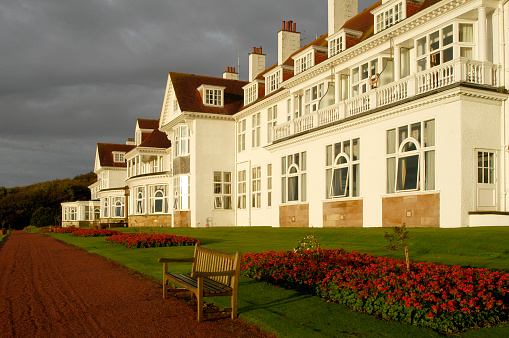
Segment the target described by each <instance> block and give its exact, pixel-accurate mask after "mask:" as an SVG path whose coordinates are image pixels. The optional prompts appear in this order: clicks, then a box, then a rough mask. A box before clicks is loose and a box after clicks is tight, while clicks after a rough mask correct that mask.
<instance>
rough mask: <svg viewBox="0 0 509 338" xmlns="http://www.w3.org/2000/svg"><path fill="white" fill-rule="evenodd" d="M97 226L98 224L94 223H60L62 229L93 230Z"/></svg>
mask: <svg viewBox="0 0 509 338" xmlns="http://www.w3.org/2000/svg"><path fill="white" fill-rule="evenodd" d="M95 226H99V222H98V221H96V222H94V221H62V227H63V228H71V227H74V228H93V227H95Z"/></svg>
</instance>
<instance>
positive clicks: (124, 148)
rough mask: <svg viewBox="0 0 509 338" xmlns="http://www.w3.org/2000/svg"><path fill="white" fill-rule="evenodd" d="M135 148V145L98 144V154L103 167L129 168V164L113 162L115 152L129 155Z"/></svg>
mask: <svg viewBox="0 0 509 338" xmlns="http://www.w3.org/2000/svg"><path fill="white" fill-rule="evenodd" d="M134 148H135V146H134V145H126V144H113V143H97V153H98V154H99V161H100V164H101V167H119V168H122V167H124V168H125V167H127V163H125V162H122V163H119V162H113V152H116V151H118V152H122V153H127V152H129V151H131V150H133V149H134Z"/></svg>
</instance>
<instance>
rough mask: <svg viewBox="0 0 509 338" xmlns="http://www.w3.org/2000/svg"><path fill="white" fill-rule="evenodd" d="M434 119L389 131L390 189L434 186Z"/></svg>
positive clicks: (390, 191) (388, 173)
mask: <svg viewBox="0 0 509 338" xmlns="http://www.w3.org/2000/svg"><path fill="white" fill-rule="evenodd" d="M434 146H435V120H429V121H425V122H418V123H414V124H411V125H406V126H402V127H399V128H397V129H391V130H388V131H387V192H388V193H393V192H398V191H412V190H433V189H435V149H434V148H435V147H434Z"/></svg>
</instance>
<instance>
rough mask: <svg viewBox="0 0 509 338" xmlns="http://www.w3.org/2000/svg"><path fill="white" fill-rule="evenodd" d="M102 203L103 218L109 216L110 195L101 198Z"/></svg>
mask: <svg viewBox="0 0 509 338" xmlns="http://www.w3.org/2000/svg"><path fill="white" fill-rule="evenodd" d="M101 205H102V208H103V212H102V215H103V218H108V215H109V203H108V197H105V198H101Z"/></svg>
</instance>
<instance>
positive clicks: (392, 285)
mask: <svg viewBox="0 0 509 338" xmlns="http://www.w3.org/2000/svg"><path fill="white" fill-rule="evenodd" d="M242 262H243V265H242V271H243V274H244V275H245V276H248V277H251V278H254V279H257V280H261V281H265V282H268V283H271V284H275V285H279V286H283V287H288V288H294V289H299V290H301V291H305V292H309V293H314V294H316V295H318V296H320V297H322V298H326V299H330V300H333V301H337V302H339V303H342V304H346V305H348V306H349V307H351V308H353V309H355V310H358V311H361V312H366V313H369V314H373V315H376V316H379V317H381V318H383V319H391V320H396V321H401V322H405V323H408V324H412V325H416V326H424V327H428V328H431V329H433V330H436V331H439V332H442V333H453V332H459V331H462V330H465V329H467V328H474V327H480V326H490V325H494V324H497V323H500V322H503V321H506V320H507V319H508V316H509V309H508V305H509V274H508V273H505V272H499V271H495V272H492V271H489V270H487V269H480V268H469V269H466V268H461V267H460V266H452V267H449V266H445V265H436V264H432V263H411V265H410V267H411V269H410V272H407V270H406V264H405V262H404V261H403V260H396V259H390V258H385V257H376V256H372V255H369V254H364V253H363V254H361V253H358V252H347V251H345V250H343V249H340V250H320V249H319V250H307V251H304V252H303V253H301V254H298V253H295V252H292V251H279V252H273V251H271V252H263V253H249V254H245V255H244V257H243V259H242Z"/></svg>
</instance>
